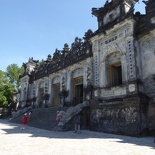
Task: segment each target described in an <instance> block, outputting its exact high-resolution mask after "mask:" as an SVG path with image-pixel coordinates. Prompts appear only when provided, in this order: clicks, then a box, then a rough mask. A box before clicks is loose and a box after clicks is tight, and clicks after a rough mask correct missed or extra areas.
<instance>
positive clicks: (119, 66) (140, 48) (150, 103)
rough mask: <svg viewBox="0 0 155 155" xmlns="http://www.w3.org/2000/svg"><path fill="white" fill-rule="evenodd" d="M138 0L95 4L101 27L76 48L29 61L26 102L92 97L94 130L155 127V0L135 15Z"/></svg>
mask: <svg viewBox="0 0 155 155" xmlns="http://www.w3.org/2000/svg"><path fill="white" fill-rule="evenodd" d="M137 1H138V0H112V1H110V2H109V1H107V2H106V3H105V4H104V6H102V7H101V8H92V14H93V15H94V16H96V17H97V21H98V29H97V31H95V32H92V31H91V30H88V32H86V33H85V36H84V38H83V40H82V39H80V38H75V41H74V43H73V44H72V45H71V48H69V46H68V45H67V44H65V45H64V48H63V50H61V51H60V50H57V49H56V51H55V53H54V54H53V57H52V56H51V55H48V58H47V60H46V61H42V62H39V61H34V60H33V59H32V58H31V59H30V60H29V61H28V63H26V64H24V66H25V73H24V75H23V77H22V78H21V97H20V102H21V103H23V104H24V103H27V104H28V103H31V104H33V105H34V106H35V107H45V106H47V107H49V106H58V105H61V106H75V105H77V104H79V103H82V102H83V101H85V100H88V101H90V125H89V126H90V129H91V130H96V131H102V132H110V133H119V134H127V135H137V134H142V133H143V132H144V131H148V130H149V131H153V130H155V1H154V0H148V1H144V3H145V4H146V14H143V15H142V14H140V13H139V12H137V13H135V14H134V5H135V3H136V2H137Z"/></svg>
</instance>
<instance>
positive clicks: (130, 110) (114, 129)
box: [90, 96, 147, 136]
mask: <svg viewBox="0 0 155 155" xmlns="http://www.w3.org/2000/svg"><path fill="white" fill-rule="evenodd" d="M146 102H147V98H145V97H139V96H134V97H129V98H125V99H122V101H121V100H120V101H112V102H102V103H100V102H99V100H97V99H96V100H95V99H94V100H92V101H91V108H90V109H91V111H90V129H91V130H95V131H100V132H108V133H116V134H125V135H131V136H139V135H140V134H142V133H143V132H144V131H145V130H146V113H147V111H146V109H147V105H146V104H147V103H146Z"/></svg>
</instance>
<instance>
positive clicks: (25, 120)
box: [21, 113, 27, 129]
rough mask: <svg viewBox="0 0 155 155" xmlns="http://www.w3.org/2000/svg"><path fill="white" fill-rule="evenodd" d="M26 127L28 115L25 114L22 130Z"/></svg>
mask: <svg viewBox="0 0 155 155" xmlns="http://www.w3.org/2000/svg"><path fill="white" fill-rule="evenodd" d="M26 126H27V113H25V114H24V116H23V119H22V127H21V129H25V128H26Z"/></svg>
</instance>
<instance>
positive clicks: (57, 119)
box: [56, 111, 61, 125]
mask: <svg viewBox="0 0 155 155" xmlns="http://www.w3.org/2000/svg"><path fill="white" fill-rule="evenodd" d="M60 119H61V115H60V113H59V111H57V115H56V122H57V125H58V124H59V122H60Z"/></svg>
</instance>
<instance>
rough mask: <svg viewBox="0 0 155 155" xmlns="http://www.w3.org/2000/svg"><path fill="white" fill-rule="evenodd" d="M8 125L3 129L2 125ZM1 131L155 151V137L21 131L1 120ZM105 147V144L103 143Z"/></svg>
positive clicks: (42, 130) (17, 126) (17, 125)
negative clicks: (127, 145)
mask: <svg viewBox="0 0 155 155" xmlns="http://www.w3.org/2000/svg"><path fill="white" fill-rule="evenodd" d="M3 124H4V125H6V127H5V128H2V126H1V125H3ZM0 130H2V131H4V132H5V133H4V134H30V136H31V137H45V138H60V139H65V138H66V139H89V138H95V139H107V140H108V141H109V142H118V143H129V144H134V145H139V146H148V147H151V148H152V149H155V143H154V137H140V138H138V137H130V136H123V135H114V134H107V133H101V132H94V131H89V130H82V131H81V133H80V134H77V133H74V132H73V131H65V132H57V131H49V130H45V129H40V128H35V127H30V126H27V128H26V129H24V130H22V129H21V124H16V123H12V122H9V121H8V120H6V119H5V120H4V119H0ZM103 145H104V143H103Z"/></svg>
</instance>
